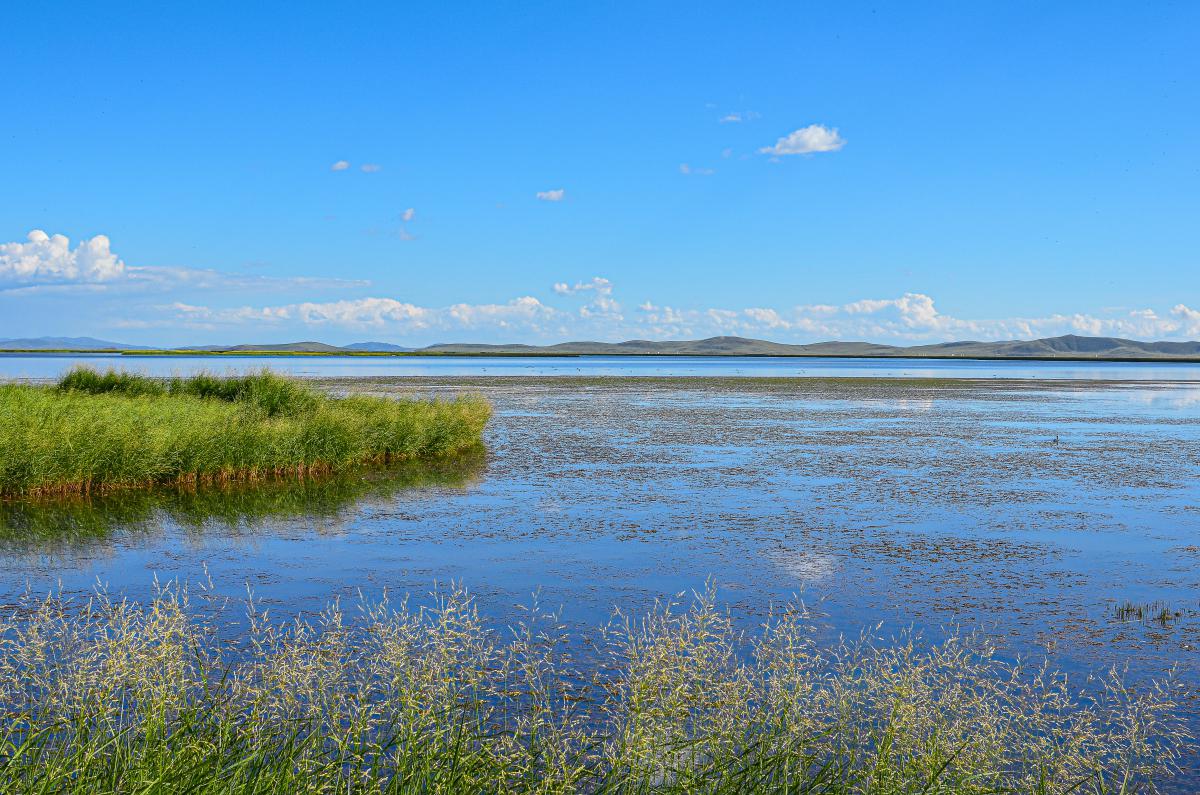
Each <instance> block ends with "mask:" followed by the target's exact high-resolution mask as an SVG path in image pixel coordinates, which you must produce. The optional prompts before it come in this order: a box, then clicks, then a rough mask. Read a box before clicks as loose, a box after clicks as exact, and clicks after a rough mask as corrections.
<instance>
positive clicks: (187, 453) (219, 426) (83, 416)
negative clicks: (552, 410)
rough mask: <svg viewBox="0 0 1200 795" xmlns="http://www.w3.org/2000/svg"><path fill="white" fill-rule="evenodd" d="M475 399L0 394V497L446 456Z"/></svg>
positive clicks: (107, 385) (77, 387)
mask: <svg viewBox="0 0 1200 795" xmlns="http://www.w3.org/2000/svg"><path fill="white" fill-rule="evenodd" d="M490 413H491V408H490V406H489V404H488V403H487V401H485V400H484V399H483V398H479V397H463V398H458V399H453V400H415V399H404V400H392V399H386V398H379V397H367V396H351V397H344V398H336V397H331V396H327V395H323V394H319V393H316V392H313V391H310V390H309V389H307V388H305V387H304V386H303V385H302V384H301V383H299V382H297V381H294V380H292V379H288V378H283V377H281V376H278V375H274V374H271V373H269V372H266V371H264V372H261V373H256V374H251V375H246V376H240V377H234V378H218V377H215V376H211V375H204V374H201V375H197V376H194V377H191V378H176V379H169V380H162V381H159V380H155V379H150V378H145V377H142V376H136V375H129V374H125V373H114V372H110V373H104V374H101V373H97V372H94V371H90V370H75V371H72V372H70V373H68V374H67V375H66V376H64V377H63V379H62V380H61V381H60V382H59V384H58V385H57V386H55V387H42V386H29V385H18V384H7V385H0V496H13V495H31V494H43V495H45V494H83V493H91V492H97V491H108V490H113V489H119V488H127V487H130V486H146V485H153V484H187V483H193V484H195V483H206V482H226V481H235V480H257V479H262V478H268V477H272V476H279V475H285V474H303V473H320V472H330V471H335V470H339V469H344V468H346V467H349V466H353V465H358V464H365V463H380V462H389V461H403V460H412V459H417V458H425V457H432V456H439V455H446V454H451V453H455V452H457V451H460V450H463V449H466V448H468V447H471V446H476V445H478V444H479V443H480V436H481V434H482V431H483V428H484V425H485V424H486V423H487V420H488V417H489V416H490Z"/></svg>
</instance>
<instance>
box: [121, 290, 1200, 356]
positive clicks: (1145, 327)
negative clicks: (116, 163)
mask: <svg viewBox="0 0 1200 795" xmlns="http://www.w3.org/2000/svg"><path fill="white" fill-rule="evenodd" d="M552 292H553V294H554V296H556V297H557V298H558V299H560V301H563V302H564V303H566V302H569V301H570V299H572V298H574V299H575V300H576V301H577V303H576V304H575V305H574V307H572V306H570V305H569V303H568V304H567V305H565V306H564V305H561V304H560V305H557V306H556V305H552V304H548V303H545V302H543V301H542V300H540V299H539V298H536V297H534V296H530V295H526V296H521V297H519V298H514V299H512V300H510V301H506V302H502V303H483V304H467V303H460V304H452V305H450V306H422V305H419V304H415V303H411V302H407V301H401V300H399V299H396V298H391V297H384V296H372V297H367V298H352V299H345V300H339V301H304V302H296V303H287V304H276V305H268V306H252V305H246V306H234V307H231V308H219V307H217V308H214V307H210V306H204V305H197V304H193V303H182V302H175V303H172V304H167V305H163V306H159V307H158V308H157V309H158V311H159V313H160V314H162V315H163V316H164V319H163V320H161V321H159V320H155V319H154V317H153V316H152V315H151V316H147V317H141V318H138V319H137V320H131V321H129V322H130V323H137V324H139V326H138V327H147V325H146V324H152V325H160V326H164V325H170V324H171V323H174V324H175V325H180V326H183V327H187V328H203V329H216V328H220V327H230V326H246V325H256V326H266V327H274V328H283V327H288V326H290V327H341V328H361V329H386V330H387V331H389V332H394V333H414V334H415V333H421V332H453V331H473V332H475V335H474V337H475V339H488V334H489V332H490V333H494V334H496V335H497V336H499V338H500V339H504V340H507V341H514V342H515V341H521V340H522V339H530V338H535V339H539V340H542V341H561V340H562V339H564V338H574V339H607V340H620V339H633V338H642V339H645V338H651V339H681V338H684V339H686V338H697V337H708V336H717V335H738V336H747V337H762V338H766V339H772V340H778V341H781V342H817V341H822V340H864V341H872V342H885V343H893V344H900V345H911V344H919V343H929V342H941V341H946V340H983V341H987V340H1007V339H1033V338H1037V337H1050V336H1057V335H1060V334H1088V335H1105V336H1119V337H1133V338H1136V339H1195V338H1197V337H1200V310H1197V309H1193V308H1191V307H1189V306H1187V305H1185V304H1176V305H1175V306H1173V307H1172V308H1171V309H1170V310H1168V311H1165V312H1159V311H1155V310H1154V309H1152V308H1138V309H1123V310H1112V309H1110V310H1104V311H1101V312H1097V313H1086V312H1063V313H1056V314H1050V315H1043V316H1036V317H1004V318H991V319H987V318H984V319H980V318H963V317H958V316H956V315H953V314H947V313H944V312H942V311H941V310H940V309H939V308H938V306H937V305H936V303H935V301H934V299H933V298H932V297H931V296H929V295H926V294H924V293H917V292H910V293H905V294H903V295H900V296H897V297H893V298H873V297H869V298H862V299H859V300H856V301H849V302H846V303H842V304H826V303H806V304H797V305H793V306H788V307H784V306H763V305H756V306H747V307H743V308H738V307H736V306H735V307H729V306H711V307H677V306H671V305H664V304H658V303H656V302H654V301H643V302H642V303H640V304H638V305H637V306H636V309H635V311H633V312H630V313H628V314H627V313H626V312H625V311H624V310H623V308H622V305H621V303H620V302H618V301H617V300H616V298H615V297H614V293H615V292H616V290H615V286H614V284H613V283H612V282H611V281H610V280H608V279H606V278H604V277H601V276H595V277H592V278H591V279H588V280H586V281H576V282H568V281H560V282H557V283H555V284H554V285H553V286H552ZM501 332H503V333H502V334H501Z"/></svg>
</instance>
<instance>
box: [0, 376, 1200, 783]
mask: <svg viewBox="0 0 1200 795" xmlns="http://www.w3.org/2000/svg"><path fill="white" fill-rule="evenodd" d="M313 384H314V386H316V387H317V388H321V389H326V390H329V391H331V392H334V393H348V392H368V393H375V394H388V395H409V394H418V395H430V394H435V395H444V394H454V393H461V392H467V391H473V392H482V393H484V394H485V395H487V396H488V397H489V398H490V399H491V400H492V401H493V403H494V405H495V408H496V412H495V416H494V419H493V421H492V423H491V425H490V426H489V428H488V430H487V432H486V446H487V451H486V453H480V454H478V455H472V456H466V457H464V458H463V459H461V460H456V461H452V462H443V463H440V464H437V465H433V466H423V465H412V466H407V467H401V468H397V469H392V470H388V471H362V472H351V473H346V474H344V475H341V476H339V477H336V478H333V479H329V480H323V481H315V482H312V481H310V482H299V483H296V482H286V481H284V482H279V483H273V484H268V485H265V486H256V487H243V488H237V489H232V490H201V491H198V492H162V491H159V492H149V493H147V492H136V493H130V494H127V495H124V496H114V497H109V498H105V499H100V500H94V501H76V502H66V503H62V502H58V503H38V504H27V503H19V502H9V503H0V527H4V528H6V529H4V530H0V601H3V602H7V603H12V602H14V601H16V600H18V599H19V598H20V597H21V595H22V594H23V593H25V592H32V593H35V594H46V593H48V592H51V591H55V590H58V589H59V588H61V589H63V590H64V591H66V592H67V593H70V594H79V595H86V594H87V593H88V592H89V591H90V590H91V589H92V588H94V587H96V585H97V584H98V583H99V584H102V585H104V586H106V587H107V588H108V589H109V590H110V591H116V592H119V593H121V594H124V595H128V596H131V597H135V598H145V597H147V596H149V595H151V593H152V592H153V587H154V586H153V584H154V581H155V579H156V578H157V579H158V580H159V581H167V580H171V579H181V580H188V581H191V582H193V583H195V582H198V581H204V580H207V579H208V578H209V577H211V578H212V580H213V582H214V583H215V585H216V590H217V593H218V594H223V595H226V596H229V597H231V598H235V599H238V598H243V597H244V596H245V595H246V592H247V588H249V589H251V590H252V591H253V593H254V595H255V598H256V600H257V601H258V602H259V603H260V605H263V606H266V607H268V608H270V609H271V610H272V611H273V612H274V614H275V615H276V616H277V617H280V618H285V617H288V616H292V615H295V614H296V613H297V612H307V611H316V610H319V609H320V608H321V607H323V606H324V605H325V604H326V603H327V602H328V601H329V599H330V598H331V597H335V596H339V597H344V598H349V599H353V598H354V597H355V596H356V594H358V593H359V592H360V591H361V592H363V593H364V594H366V595H367V597H368V598H371V597H374V596H377V595H378V594H380V593H381V592H382V591H383V590H384V589H388V590H389V591H391V592H392V593H412V594H414V595H415V596H416V597H417V599H418V601H420V600H421V597H422V595H423V594H427V593H428V592H429V590H430V589H431V588H432V587H433V586H434V584H435V583H441V584H443V585H445V584H447V583H449V582H450V581H456V582H461V583H464V584H466V585H467V586H468V587H469V588H470V589H471V591H472V592H474V593H475V594H476V595H477V596H478V597H479V599H480V605H481V607H482V609H483V610H484V612H485V613H486V614H487V615H489V616H490V617H491V618H492V619H494V620H495V621H496V622H497V623H499V624H503V623H505V622H508V621H511V620H513V619H514V618H517V617H519V611H517V610H516V608H515V606H516V605H518V604H528V603H529V601H530V597H531V594H533V593H534V592H535V591H538V592H540V601H541V603H542V604H543V605H544V606H546V607H548V608H550V609H554V608H559V607H561V610H562V618H563V620H564V622H565V623H566V624H567V625H569V626H585V625H594V624H595V623H597V622H600V621H603V620H604V619H605V618H607V617H608V616H609V615H610V611H611V609H612V608H613V607H614V606H617V605H619V606H620V607H622V608H623V609H625V610H627V611H630V610H632V611H638V610H641V609H646V608H648V607H649V606H651V605H652V604H653V602H654V600H656V599H658V598H661V597H663V596H669V595H671V594H674V593H678V592H682V591H687V590H690V589H697V588H701V587H703V586H704V584H705V582H706V580H708V579H709V578H711V579H712V581H713V582H714V583H715V585H716V586H717V587H718V589H719V595H720V598H721V599H722V602H723V603H724V604H725V605H727V606H728V607H729V608H730V609H731V610H732V611H733V612H734V614H735V615H736V616H737V617H738V618H739V620H741V621H742V622H743V623H744V625H745V626H747V627H750V626H752V625H753V624H754V623H755V622H756V621H757V620H759V619H760V618H761V617H762V616H763V615H764V614H765V613H766V611H767V610H769V609H770V607H771V605H772V604H775V605H778V604H780V603H782V602H785V601H788V600H790V599H794V598H801V599H803V600H804V601H805V602H806V603H807V604H809V605H810V606H815V607H816V609H817V611H818V613H819V614H820V615H821V616H823V618H822V623H823V626H824V627H825V631H826V632H828V633H830V634H831V635H832V634H834V633H841V632H845V633H848V634H851V635H857V634H858V633H859V632H861V631H862V630H863V629H864V628H868V627H870V628H874V627H875V626H876V625H881V626H880V628H879V629H877V630H874V631H875V632H876V633H877V634H880V635H883V636H887V635H888V634H889V633H895V632H899V631H901V630H903V629H905V628H907V627H910V626H915V627H916V628H917V629H919V630H920V631H922V632H923V633H924V634H925V635H927V636H928V637H931V638H936V637H939V636H940V635H941V634H942V633H943V632H944V631H945V630H946V629H947V628H949V627H954V626H958V627H961V628H963V629H965V630H968V631H971V630H982V631H984V632H987V633H988V634H990V635H993V636H995V637H997V638H998V639H999V640H1000V641H1001V642H1002V644H1003V646H1004V649H1005V654H1006V655H1008V656H1016V655H1021V656H1030V655H1033V656H1038V655H1040V654H1042V653H1045V652H1046V651H1047V650H1049V653H1050V656H1051V658H1052V660H1053V662H1054V663H1055V664H1056V665H1058V666H1061V667H1065V668H1067V669H1068V670H1071V671H1074V672H1077V673H1082V672H1085V671H1086V672H1095V671H1099V670H1101V669H1105V668H1107V667H1109V666H1111V665H1114V664H1115V665H1120V666H1128V668H1129V671H1130V674H1131V675H1132V676H1133V677H1135V678H1140V677H1156V676H1161V675H1162V674H1164V672H1166V671H1167V670H1168V669H1169V668H1171V667H1172V666H1175V667H1176V668H1177V670H1178V675H1179V676H1180V677H1181V678H1182V679H1183V680H1184V681H1185V682H1186V683H1187V684H1188V686H1189V687H1190V689H1191V692H1192V693H1193V695H1200V664H1198V663H1200V657H1198V652H1197V648H1198V646H1200V568H1198V564H1200V383H1187V382H1169V381H1167V382H1153V381H1135V380H1129V381H1088V380H1077V381H1070V380H1061V379H1039V380H957V381H955V380H908V379H902V378H873V379H845V378H835V379H829V378H825V379H823V378H801V379H783V378H744V377H728V378H639V379H631V378H575V377H566V378H563V377H559V378H545V377H541V378H539V377H526V376H520V377H510V378H500V377H473V378H396V377H377V378H326V379H317V380H314V382H313ZM1126 603H1128V604H1131V605H1134V606H1143V605H1147V606H1148V605H1151V604H1157V603H1161V604H1163V605H1166V606H1167V607H1168V608H1169V612H1170V616H1169V618H1168V620H1166V621H1155V620H1153V619H1151V618H1149V617H1145V618H1143V619H1137V618H1131V617H1125V616H1122V615H1121V614H1120V612H1119V608H1120V606H1121V605H1124V604H1126ZM1194 704H1195V702H1194V701H1193V703H1192V704H1190V705H1189V707H1188V708H1189V709H1193V710H1194V709H1195V706H1194ZM1194 725H1196V726H1197V727H1200V711H1198V712H1197V714H1196V717H1195V719H1194ZM1191 780H1192V781H1194V779H1191ZM1181 786H1183V787H1184V791H1186V790H1187V787H1189V786H1191V785H1190V784H1188V783H1186V782H1185V784H1183V785H1181Z"/></svg>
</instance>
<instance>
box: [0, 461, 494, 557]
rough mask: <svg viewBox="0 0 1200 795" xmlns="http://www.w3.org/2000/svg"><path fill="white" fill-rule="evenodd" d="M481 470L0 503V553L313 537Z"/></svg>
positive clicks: (391, 469)
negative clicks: (290, 529) (293, 533)
mask: <svg viewBox="0 0 1200 795" xmlns="http://www.w3.org/2000/svg"><path fill="white" fill-rule="evenodd" d="M485 463H486V451H485V449H484V448H483V447H482V446H480V447H478V448H476V449H474V450H469V451H467V452H466V453H463V454H460V455H458V456H454V457H449V458H445V459H438V460H436V461H431V462H429V461H421V462H405V463H400V464H394V465H390V466H386V467H372V468H363V469H356V470H352V471H349V472H342V473H337V474H333V475H326V476H322V477H304V478H279V479H272V480H268V481H262V482H257V483H240V484H233V485H220V486H218V485H206V486H201V487H192V488H158V489H135V490H130V491H124V492H118V493H113V494H107V495H101V496H96V497H90V498H72V499H66V500H63V499H55V500H10V501H0V554H6V555H16V556H22V555H54V554H69V553H70V552H71V551H80V550H82V549H90V548H94V547H96V546H98V545H102V544H104V543H106V542H107V541H108V540H110V539H112V538H113V537H114V536H116V535H118V534H123V535H138V536H143V537H144V536H148V535H153V534H159V533H162V532H163V531H164V529H166V528H168V527H175V528H179V529H181V530H183V531H185V532H187V533H193V534H197V535H202V534H204V533H208V532H217V533H223V534H226V535H229V534H253V533H255V532H256V531H260V530H262V529H263V528H265V527H268V526H269V527H272V528H273V527H275V526H277V525H279V524H280V523H287V522H296V521H300V522H303V523H304V524H305V525H306V526H308V527H310V528H312V529H314V530H316V531H318V532H328V531H335V530H336V529H337V528H338V527H339V526H340V525H342V524H344V523H345V522H346V521H347V519H348V518H350V517H353V516H355V515H358V514H359V513H360V512H361V511H362V510H363V509H364V508H367V507H370V506H380V505H386V504H388V503H390V502H391V501H392V500H393V499H394V497H395V496H396V494H397V493H399V492H401V491H404V490H409V489H418V488H425V487H435V486H437V487H450V488H461V487H465V486H467V485H469V484H470V483H472V482H473V481H475V480H477V479H478V478H479V476H480V473H481V472H482V471H483V468H484V465H485Z"/></svg>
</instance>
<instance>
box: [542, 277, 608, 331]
mask: <svg viewBox="0 0 1200 795" xmlns="http://www.w3.org/2000/svg"><path fill="white" fill-rule="evenodd" d="M554 292H556V293H558V294H559V295H580V294H585V295H591V298H592V300H591V301H589V302H588V303H586V304H584V305H583V306H581V307H579V317H581V318H586V319H591V320H601V319H603V320H609V321H620V320H624V316H623V315H622V314H621V304H620V303H618V302H617V301H615V300H614V299H613V298H612V292H613V283H612V282H610V281H609V280H608V279H605V278H604V277H602V276H593V277H592V278H591V280H590V281H586V282H576V283H575V284H574V286H572V285H570V284H568V283H567V282H557V283H556V284H555V285H554Z"/></svg>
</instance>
